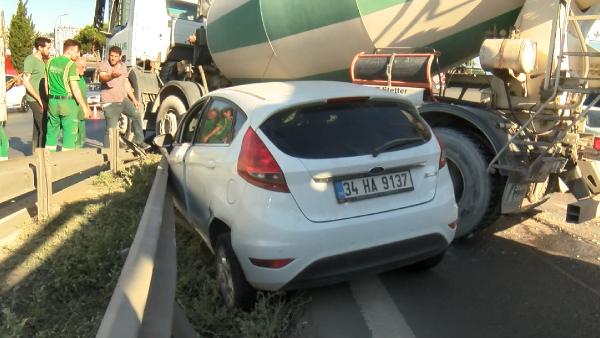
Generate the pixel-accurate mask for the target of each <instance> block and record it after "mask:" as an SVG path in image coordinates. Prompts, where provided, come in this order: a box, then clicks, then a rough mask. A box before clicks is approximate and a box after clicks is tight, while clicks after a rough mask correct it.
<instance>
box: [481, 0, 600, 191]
mask: <svg viewBox="0 0 600 338" xmlns="http://www.w3.org/2000/svg"><path fill="white" fill-rule="evenodd" d="M555 5H556V15H555V17H554V19H553V21H552V31H551V39H550V46H549V51H548V65H547V67H546V71H545V79H544V86H543V89H544V90H543V91H542V93H543V94H545V95H544V96H545V97H546V100H545V101H544V102H543V103H542V104H541V105H540V106H539V107H538V108H537V110H535V112H534V113H533V114H532V115H531V116H530V117H529V119H528V120H527V121H526V122H524V123H523V124H521V126H520V127H519V128H518V129H517V132H516V133H514V134H513V135H512V136H511V137H510V138H509V140H508V142H507V143H506V144H505V145H504V147H502V148H501V149H500V151H498V153H497V154H496V156H495V157H494V158H493V159H492V160H491V161H490V164H489V166H488V171H494V170H495V169H498V170H504V171H507V172H509V173H511V174H512V175H516V176H517V177H519V178H520V179H521V180H522V181H525V182H532V183H533V182H543V181H545V180H546V179H547V177H548V175H549V174H550V173H559V172H560V171H561V170H562V169H563V168H564V167H565V165H566V162H567V159H566V158H564V157H561V156H559V154H558V152H559V150H560V148H559V147H558V146H559V145H560V143H561V142H562V141H563V140H564V138H565V137H566V136H567V133H568V132H569V130H571V129H572V127H573V126H575V125H576V124H577V123H579V122H580V121H581V120H582V119H584V118H585V117H586V116H587V114H588V112H589V110H590V108H591V107H593V106H594V105H595V104H596V103H597V102H598V101H600V95H597V96H596V97H595V98H594V99H593V100H592V102H590V104H589V105H588V106H587V107H586V108H585V109H584V110H583V111H582V112H581V113H579V114H569V116H566V117H563V116H558V114H554V115H553V116H548V115H547V114H543V113H544V112H545V111H546V110H547V109H549V108H552V107H553V106H554V102H555V101H556V98H557V97H559V96H560V95H563V94H564V93H573V94H578V95H590V94H600V87H595V88H590V87H589V81H592V80H600V77H591V76H590V74H589V73H590V66H589V64H590V62H589V58H592V57H600V53H598V52H588V51H587V47H586V43H585V36H583V33H582V32H581V29H580V26H579V22H580V21H586V20H600V15H575V13H573V11H572V9H571V0H556V4H555ZM563 6H564V7H563ZM562 8H564V9H565V10H564V11H562ZM570 25H572V26H573V27H574V29H575V32H576V34H577V38H578V39H580V42H581V46H582V51H581V52H569V51H564V47H565V44H566V39H567V34H568V31H569V26H570ZM556 40H558V41H559V43H560V47H559V48H558V53H556V52H555V49H556V48H555V47H556V46H555V43H556ZM567 56H570V57H581V58H583V61H584V67H585V69H586V71H585V74H582V76H577V77H567V74H566V72H565V71H562V70H561V65H562V61H563V59H564V58H565V57H567ZM552 60H555V65H554V67H553V62H552ZM580 100H581V101H580V103H579V104H581V102H582V98H580ZM567 105H568V104H567ZM567 105H566V106H567ZM556 108H558V109H560V108H559V107H556ZM573 108H576V107H575V106H572V107H570V109H573ZM558 109H557V111H558ZM562 109H569V107H564V108H562ZM541 118H543V119H545V120H548V119H551V120H554V121H556V122H557V124H558V125H559V126H560V127H559V128H557V129H556V130H555V131H554V136H553V137H551V138H549V139H544V140H539V139H537V138H538V136H537V135H530V134H529V132H528V130H529V128H530V127H531V126H532V125H533V123H534V122H535V121H536V120H537V119H541ZM532 137H533V139H532ZM511 145H514V146H516V147H517V148H518V149H521V150H522V149H526V150H527V153H528V154H529V156H531V157H530V158H529V159H528V160H527V161H526V162H524V164H525V165H523V166H522V167H516V166H514V165H504V164H501V163H500V159H501V158H502V156H503V155H504V154H505V153H506V152H507V151H509V149H510V147H511Z"/></svg>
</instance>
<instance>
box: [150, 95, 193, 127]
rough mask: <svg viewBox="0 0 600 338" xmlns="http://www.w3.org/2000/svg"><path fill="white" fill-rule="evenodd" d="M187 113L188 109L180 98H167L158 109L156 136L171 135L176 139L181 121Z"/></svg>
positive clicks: (170, 96)
mask: <svg viewBox="0 0 600 338" xmlns="http://www.w3.org/2000/svg"><path fill="white" fill-rule="evenodd" d="M186 111H187V107H186V106H185V104H184V103H183V100H181V99H180V98H179V96H176V95H169V96H167V97H166V98H165V99H164V100H163V101H162V102H161V103H160V106H159V107H158V114H157V116H156V135H166V134H171V136H173V137H175V132H176V131H177V126H178V124H179V121H181V119H182V118H183V115H185V112H186Z"/></svg>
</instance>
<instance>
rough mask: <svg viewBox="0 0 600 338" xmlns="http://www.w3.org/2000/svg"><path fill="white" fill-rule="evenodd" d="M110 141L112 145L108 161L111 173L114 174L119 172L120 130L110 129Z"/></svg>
mask: <svg viewBox="0 0 600 338" xmlns="http://www.w3.org/2000/svg"><path fill="white" fill-rule="evenodd" d="M108 139H109V143H110V149H109V156H108V161H109V162H110V171H112V173H113V174H116V173H117V172H119V129H117V128H110V129H109V130H108Z"/></svg>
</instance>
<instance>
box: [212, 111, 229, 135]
mask: <svg viewBox="0 0 600 338" xmlns="http://www.w3.org/2000/svg"><path fill="white" fill-rule="evenodd" d="M221 114H222V115H223V116H222V118H221V120H220V121H219V123H217V127H216V128H215V129H214V130H213V132H212V134H213V135H212V137H214V138H215V139H216V143H229V142H230V140H229V138H230V137H231V130H232V129H233V109H231V108H224V109H223V111H222V113H221Z"/></svg>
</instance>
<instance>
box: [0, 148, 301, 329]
mask: <svg viewBox="0 0 600 338" xmlns="http://www.w3.org/2000/svg"><path fill="white" fill-rule="evenodd" d="M158 159H159V158H158V157H152V158H150V159H148V160H146V161H145V162H143V163H140V165H139V166H134V167H132V168H130V169H128V170H127V171H126V172H125V173H123V174H121V175H118V176H115V175H112V174H110V173H109V172H104V173H102V174H100V175H99V176H97V177H96V178H95V179H94V185H95V189H97V190H99V191H101V192H102V193H100V194H99V195H98V197H96V198H94V199H87V200H82V201H79V202H75V203H70V204H67V205H65V206H64V207H63V208H62V209H61V211H60V212H59V213H58V214H57V215H55V216H53V217H52V218H51V219H49V220H47V221H46V222H43V223H41V224H31V225H30V226H28V227H27V229H26V230H23V231H22V233H21V234H20V236H19V239H18V240H17V241H15V243H12V244H11V245H10V246H8V247H0V290H2V291H1V292H0V337H93V336H95V335H96V332H97V330H98V328H99V326H100V322H101V321H102V317H103V316H104V312H105V310H106V307H107V306H108V303H109V301H110V297H111V295H112V293H113V291H114V288H115V286H116V283H117V280H118V278H119V275H120V272H121V268H122V266H123V264H124V262H125V259H126V253H127V250H126V249H128V248H129V246H130V245H131V242H132V241H133V236H134V235H135V231H136V229H137V226H138V224H139V220H140V217H141V215H142V212H143V209H144V206H145V204H146V199H147V197H148V193H149V191H150V187H151V185H152V181H153V179H154V174H155V171H156V164H157V162H158ZM177 260H178V262H177V265H178V267H177V268H178V281H177V294H176V299H177V301H178V303H179V304H181V305H182V307H183V309H184V311H185V312H186V315H187V317H188V318H189V319H190V321H191V322H192V324H193V325H194V327H195V328H196V330H197V331H198V332H199V333H200V334H201V335H202V336H203V337H280V336H284V335H286V334H287V333H288V332H289V330H290V327H292V325H293V323H294V321H295V320H296V318H297V317H298V316H299V315H300V314H301V311H302V309H303V305H304V304H306V302H307V300H306V297H305V296H304V295H302V294H300V293H291V294H287V295H286V294H283V293H260V294H259V297H258V300H257V303H256V306H255V308H254V310H253V311H251V312H243V311H238V310H233V311H232V310H229V309H227V308H225V306H224V305H223V302H222V301H221V298H220V295H219V292H218V288H217V285H216V281H215V278H214V276H215V271H214V268H213V266H214V264H213V256H212V254H211V253H210V252H209V251H208V249H207V248H206V246H204V244H203V243H202V240H201V239H200V237H199V236H197V235H193V234H191V233H190V232H188V231H186V230H183V229H182V228H180V227H178V228H177Z"/></svg>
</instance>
